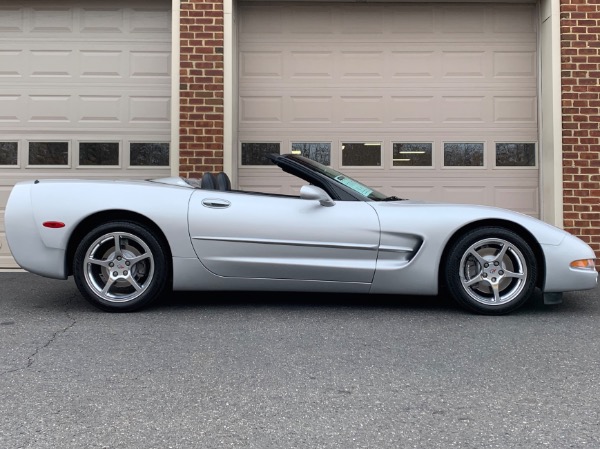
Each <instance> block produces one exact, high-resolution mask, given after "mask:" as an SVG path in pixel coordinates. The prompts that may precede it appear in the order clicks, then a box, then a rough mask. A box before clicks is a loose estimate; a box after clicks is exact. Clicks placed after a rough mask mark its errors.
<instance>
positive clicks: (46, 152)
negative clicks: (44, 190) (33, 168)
mask: <svg viewBox="0 0 600 449" xmlns="http://www.w3.org/2000/svg"><path fill="white" fill-rule="evenodd" d="M29 165H69V142H29Z"/></svg>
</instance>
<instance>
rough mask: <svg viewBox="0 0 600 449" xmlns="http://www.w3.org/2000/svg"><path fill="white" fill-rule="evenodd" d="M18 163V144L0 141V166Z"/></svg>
mask: <svg viewBox="0 0 600 449" xmlns="http://www.w3.org/2000/svg"><path fill="white" fill-rule="evenodd" d="M18 164H19V144H18V143H17V142H0V166H9V167H10V166H13V167H14V166H17V165H18Z"/></svg>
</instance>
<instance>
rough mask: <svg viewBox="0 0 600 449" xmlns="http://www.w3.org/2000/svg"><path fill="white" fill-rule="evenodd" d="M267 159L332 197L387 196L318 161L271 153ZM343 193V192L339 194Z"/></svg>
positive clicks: (370, 198) (381, 198)
mask: <svg viewBox="0 0 600 449" xmlns="http://www.w3.org/2000/svg"><path fill="white" fill-rule="evenodd" d="M269 159H271V160H272V161H273V163H274V164H276V165H278V166H279V167H280V168H281V169H282V170H283V171H285V172H287V173H290V174H292V175H294V176H298V177H299V178H302V179H304V180H305V181H307V182H310V183H311V184H314V185H317V186H318V187H321V188H323V189H324V190H325V191H327V193H329V195H331V196H332V197H333V198H334V199H338V200H359V201H385V200H386V198H387V196H386V195H385V194H383V193H381V192H378V191H377V190H375V189H372V188H370V187H369V186H366V185H365V184H363V183H361V182H359V181H356V180H355V179H353V178H351V177H350V176H347V175H345V174H344V173H341V172H339V171H337V170H334V169H332V168H330V167H327V166H326V165H323V164H321V163H319V162H316V161H313V160H312V159H308V158H306V157H303V156H298V155H296V154H283V155H281V154H272V155H270V156H269ZM341 193H345V194H341Z"/></svg>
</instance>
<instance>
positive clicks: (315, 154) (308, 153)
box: [292, 142, 331, 165]
mask: <svg viewBox="0 0 600 449" xmlns="http://www.w3.org/2000/svg"><path fill="white" fill-rule="evenodd" d="M292 153H293V154H299V155H301V156H304V157H306V158H308V159H312V160H313V161H315V162H319V163H321V164H323V165H331V143H329V142H320V143H316V142H311V143H292Z"/></svg>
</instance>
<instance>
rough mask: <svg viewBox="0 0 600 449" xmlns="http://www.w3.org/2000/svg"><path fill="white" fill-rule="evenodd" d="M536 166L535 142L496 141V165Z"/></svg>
mask: <svg viewBox="0 0 600 449" xmlns="http://www.w3.org/2000/svg"><path fill="white" fill-rule="evenodd" d="M535 166H536V163H535V143H516V142H510V143H496V167H535Z"/></svg>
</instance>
